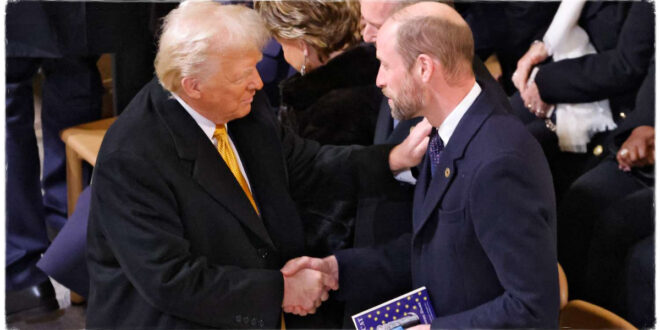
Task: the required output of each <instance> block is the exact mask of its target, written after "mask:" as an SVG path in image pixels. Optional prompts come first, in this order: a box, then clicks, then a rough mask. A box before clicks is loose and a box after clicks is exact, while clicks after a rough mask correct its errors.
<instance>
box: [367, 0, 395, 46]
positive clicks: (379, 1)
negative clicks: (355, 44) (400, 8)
mask: <svg viewBox="0 0 660 330" xmlns="http://www.w3.org/2000/svg"><path fill="white" fill-rule="evenodd" d="M394 5H395V3H394V2H392V1H383V0H360V12H361V14H362V22H361V23H362V31H361V32H362V39H363V40H364V41H366V42H376V36H377V35H378V30H380V27H381V26H382V25H383V23H385V20H387V18H388V17H390V15H392V11H393V10H394Z"/></svg>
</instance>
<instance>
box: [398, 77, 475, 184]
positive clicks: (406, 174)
mask: <svg viewBox="0 0 660 330" xmlns="http://www.w3.org/2000/svg"><path fill="white" fill-rule="evenodd" d="M479 94H481V87H480V86H479V84H478V83H477V82H476V81H475V82H474V86H472V89H470V91H469V92H468V93H467V95H465V97H464V98H463V99H462V100H461V102H459V103H458V105H457V106H456V107H455V108H454V110H452V111H451V112H450V113H449V116H447V118H445V120H444V121H443V122H442V124H440V127H438V135H440V139H441V140H442V143H444V146H445V148H447V144H448V143H449V139H450V138H451V136H452V134H454V130H456V126H458V123H459V122H460V121H461V119H462V118H463V115H465V113H466V112H467V111H468V109H470V107H471V106H472V104H473V103H474V101H475V100H476V99H477V97H478V96H479ZM394 178H395V179H396V180H398V181H401V182H407V183H410V184H413V185H414V184H415V183H417V179H415V177H414V176H413V175H412V173H411V172H410V170H407V171H403V172H401V173H399V174H397V175H395V176H394Z"/></svg>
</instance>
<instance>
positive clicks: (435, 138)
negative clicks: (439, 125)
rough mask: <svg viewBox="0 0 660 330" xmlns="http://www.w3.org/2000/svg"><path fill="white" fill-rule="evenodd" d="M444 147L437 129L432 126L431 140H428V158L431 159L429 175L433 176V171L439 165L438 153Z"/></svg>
mask: <svg viewBox="0 0 660 330" xmlns="http://www.w3.org/2000/svg"><path fill="white" fill-rule="evenodd" d="M444 148H445V145H444V143H443V142H442V139H441V138H440V135H439V134H438V130H437V129H436V128H435V127H434V128H433V129H432V130H431V140H430V141H429V150H428V152H429V159H430V160H431V177H434V176H435V172H436V171H437V170H438V167H439V166H440V155H441V154H442V149H444Z"/></svg>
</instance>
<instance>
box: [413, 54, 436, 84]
mask: <svg viewBox="0 0 660 330" xmlns="http://www.w3.org/2000/svg"><path fill="white" fill-rule="evenodd" d="M415 66H416V68H415V71H416V73H417V74H418V75H419V77H420V79H421V80H422V81H423V82H429V81H430V80H431V77H433V73H435V71H436V70H437V68H436V62H435V61H433V58H431V57H430V56H428V55H426V54H420V55H419V56H417V62H416V63H415Z"/></svg>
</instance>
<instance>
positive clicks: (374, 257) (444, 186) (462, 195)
mask: <svg viewBox="0 0 660 330" xmlns="http://www.w3.org/2000/svg"><path fill="white" fill-rule="evenodd" d="M480 85H482V83H481V82H480ZM482 86H483V85H482ZM429 172H430V171H429V164H428V159H425V160H424V163H423V166H422V170H421V172H420V177H419V179H418V182H417V185H416V189H415V196H414V203H413V228H412V238H411V239H409V240H408V241H407V242H406V240H405V239H403V238H402V239H400V240H399V241H397V242H396V243H395V244H391V245H390V247H388V248H371V249H353V250H347V251H343V252H338V253H337V259H338V262H339V268H340V269H339V275H340V291H342V290H344V292H343V295H344V298H348V299H351V298H352V297H350V295H351V294H352V293H350V291H353V289H354V288H356V287H360V288H362V287H370V288H374V287H376V288H379V289H381V290H382V289H384V290H390V288H391V287H397V288H405V285H406V281H408V280H409V279H410V277H406V276H405V275H403V272H405V270H402V269H401V266H400V265H394V264H391V263H390V262H389V261H390V260H395V259H397V258H399V259H400V255H402V254H410V273H411V280H412V287H413V288H416V287H420V286H426V287H427V289H428V290H429V294H430V297H431V301H432V303H433V306H434V308H435V312H436V314H437V318H436V319H435V320H434V322H433V324H432V326H433V327H434V328H466V327H469V328H507V327H513V328H531V327H540V328H550V327H557V317H558V313H559V286H558V281H557V258H556V243H555V241H556V239H555V235H556V234H555V232H556V215H555V200H554V191H553V188H552V178H551V175H550V170H549V168H548V165H547V161H546V160H545V157H544V156H543V152H542V150H541V148H540V146H539V145H538V143H537V142H536V140H534V138H533V137H532V136H531V135H530V134H529V133H528V132H527V130H526V129H525V127H523V125H522V124H520V123H519V121H518V120H517V119H516V118H515V117H512V116H510V115H508V114H506V111H505V110H504V109H502V108H501V106H500V105H499V102H498V101H497V97H496V96H495V95H494V94H493V93H492V92H491V91H490V90H489V89H487V88H485V89H483V91H482V93H481V94H480V95H479V97H478V98H477V99H476V100H475V102H474V103H473V105H472V106H471V107H470V108H469V110H468V111H467V112H466V114H465V115H464V117H463V118H462V119H461V121H460V123H459V124H458V126H457V128H456V130H455V131H454V133H453V135H452V137H451V139H450V140H449V141H448V143H447V146H446V148H445V150H444V151H443V153H442V156H441V164H440V168H439V170H438V173H437V174H436V176H435V177H434V178H433V179H431V178H430V174H429ZM427 187H428V188H427ZM406 245H407V246H406ZM393 256H398V257H396V258H394V257H393ZM393 274H395V275H393ZM374 291H377V289H374ZM365 292H367V293H366V294H368V292H369V291H364V290H362V291H361V292H360V294H361V295H364V294H365ZM399 293H402V292H399Z"/></svg>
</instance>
